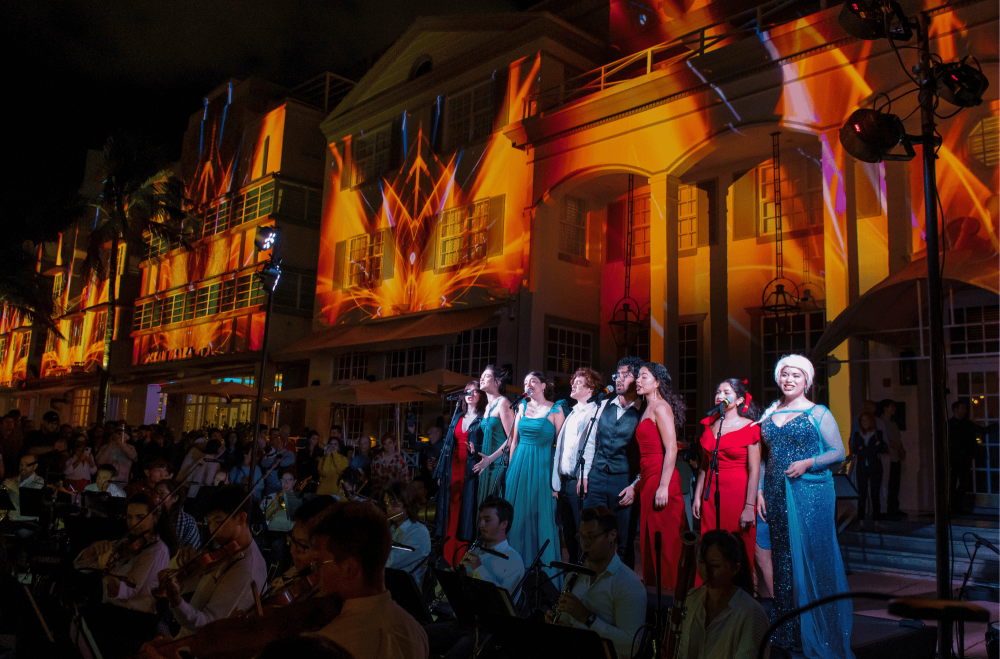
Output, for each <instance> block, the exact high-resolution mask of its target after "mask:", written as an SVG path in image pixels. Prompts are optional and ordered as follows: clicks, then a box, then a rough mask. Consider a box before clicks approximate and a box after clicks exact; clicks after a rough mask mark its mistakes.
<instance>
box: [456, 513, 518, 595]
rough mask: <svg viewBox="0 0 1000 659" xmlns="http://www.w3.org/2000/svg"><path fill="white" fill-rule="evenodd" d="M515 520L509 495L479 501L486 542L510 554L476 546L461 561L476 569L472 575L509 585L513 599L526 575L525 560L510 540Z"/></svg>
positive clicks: (483, 543) (500, 584)
mask: <svg viewBox="0 0 1000 659" xmlns="http://www.w3.org/2000/svg"><path fill="white" fill-rule="evenodd" d="M513 521H514V508H513V506H511V504H510V502H508V501H507V500H506V499H501V498H499V497H494V496H488V497H486V498H485V499H483V502H482V503H481V504H480V505H479V537H480V539H481V543H482V546H483V547H486V548H487V549H492V550H493V551H495V552H497V553H500V554H503V555H505V556H506V557H507V558H501V557H499V556H496V555H494V554H491V553H489V552H485V551H481V550H480V549H473V550H472V551H469V552H467V553H466V554H465V556H463V557H462V560H461V561H460V562H459V565H464V566H465V567H466V568H467V569H469V570H470V571H471V572H472V577H474V578H476V579H482V580H483V581H489V582H490V583H492V584H494V585H496V586H500V587H501V588H505V589H506V590H507V593H508V594H509V595H510V596H511V598H512V599H514V598H515V597H516V594H515V593H514V589H515V588H516V587H517V584H518V582H519V581H521V577H523V576H524V561H523V560H521V555H520V554H518V553H517V551H515V550H514V548H513V547H511V546H510V544H508V542H507V532H508V530H509V529H510V528H511V526H512V524H513Z"/></svg>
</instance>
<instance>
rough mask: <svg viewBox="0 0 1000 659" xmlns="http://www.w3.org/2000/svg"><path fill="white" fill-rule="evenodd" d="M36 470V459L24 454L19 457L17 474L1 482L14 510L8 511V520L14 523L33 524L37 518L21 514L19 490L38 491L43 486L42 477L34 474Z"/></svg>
mask: <svg viewBox="0 0 1000 659" xmlns="http://www.w3.org/2000/svg"><path fill="white" fill-rule="evenodd" d="M37 469H38V457H37V456H34V455H31V454H26V455H22V456H21V462H20V464H19V465H18V472H17V474H16V475H14V476H11V477H10V478H8V479H7V480H5V481H4V482H3V487H4V489H5V490H7V495H8V496H10V502H11V503H12V504H14V509H13V510H11V511H10V519H11V520H12V521H15V522H19V521H20V522H33V521H37V520H38V518H37V517H32V516H30V515H27V516H25V515H22V514H21V488H25V489H29V490H40V489H42V487H43V486H44V485H45V481H44V480H42V477H41V476H39V475H38V474H36V473H35V471H37Z"/></svg>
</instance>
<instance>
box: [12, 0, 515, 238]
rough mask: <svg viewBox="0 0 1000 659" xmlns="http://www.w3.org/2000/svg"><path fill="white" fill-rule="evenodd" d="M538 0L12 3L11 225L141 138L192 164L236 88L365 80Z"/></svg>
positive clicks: (48, 0) (49, 0)
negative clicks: (383, 59) (194, 121)
mask: <svg viewBox="0 0 1000 659" xmlns="http://www.w3.org/2000/svg"><path fill="white" fill-rule="evenodd" d="M532 4H534V2H531V1H528V0H409V1H402V0H360V1H351V0H337V1H326V2H319V1H316V2H309V1H308V0H274V1H272V2H260V1H258V0H170V1H169V2H147V1H145V0H140V1H139V2H124V1H122V0H117V1H114V2H112V1H110V0H96V1H94V0H43V1H42V2H34V1H31V0H27V1H23V2H22V1H18V0H13V1H11V2H5V3H4V4H3V7H4V8H3V10H2V14H0V20H2V23H3V28H2V29H3V32H4V42H5V45H6V46H7V52H8V64H7V67H6V71H7V79H6V81H5V82H6V84H5V85H4V88H5V91H6V93H5V94H4V96H5V98H6V99H7V102H6V105H7V107H8V124H7V126H6V131H5V133H6V135H5V137H6V139H7V144H8V146H10V147H13V148H8V149H7V153H8V154H12V155H13V158H11V159H10V164H9V166H8V171H10V172H11V174H10V175H8V176H7V177H5V178H4V189H3V200H2V203H3V212H4V214H5V216H6V217H5V218H4V220H5V221H7V220H8V219H12V218H19V219H22V220H29V221H30V215H31V214H32V212H33V208H35V207H36V206H37V205H38V204H39V203H46V202H49V201H50V200H52V199H54V198H57V197H58V195H60V194H62V193H65V192H72V191H74V190H75V189H76V188H77V187H78V186H79V183H80V180H81V176H82V173H83V163H84V156H85V152H86V149H88V148H95V149H96V148H100V147H101V145H102V144H103V143H104V140H105V138H106V137H107V135H108V134H109V133H111V132H112V131H113V130H115V129H116V127H119V126H129V127H140V128H142V129H145V130H148V131H149V132H151V133H152V134H153V135H154V136H155V137H156V139H158V140H160V141H161V142H162V144H163V146H164V147H166V148H167V149H168V150H169V151H170V154H171V156H173V157H176V156H178V155H179V150H180V144H181V136H182V133H183V131H184V128H185V126H186V125H187V119H188V116H189V115H190V114H191V113H192V112H194V111H195V110H197V109H198V108H199V107H200V105H201V101H200V99H201V97H202V96H204V95H205V94H206V93H208V92H209V91H211V90H212V89H213V88H214V87H215V86H217V85H218V84H220V83H222V82H224V81H225V80H227V79H228V78H230V77H235V78H244V77H247V76H250V75H257V76H261V77H264V78H267V79H270V80H273V81H275V82H278V83H279V84H283V85H286V86H294V85H296V84H298V83H300V82H302V81H304V80H307V79H309V78H311V77H313V76H314V75H316V74H318V73H320V72H322V71H325V70H329V71H333V72H334V73H339V74H341V75H345V76H346V77H349V78H352V79H357V78H358V77H360V75H361V74H363V73H364V71H365V69H366V67H367V66H368V64H369V63H370V61H371V58H372V57H373V56H375V55H377V54H379V53H381V52H383V51H384V49H385V48H387V47H388V46H389V45H391V44H392V43H393V42H394V41H395V40H396V39H397V38H398V37H399V35H400V34H402V33H403V31H404V30H405V29H406V28H407V27H408V26H409V25H410V24H412V22H413V21H414V19H415V18H416V17H418V16H429V15H443V14H454V13H492V12H500V11H517V10H521V9H524V8H526V7H528V6H530V5H532Z"/></svg>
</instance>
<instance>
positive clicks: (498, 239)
mask: <svg viewBox="0 0 1000 659" xmlns="http://www.w3.org/2000/svg"><path fill="white" fill-rule="evenodd" d="M498 75H499V74H498ZM506 196H507V195H498V196H496V197H490V218H489V225H488V226H487V227H486V256H487V257H490V256H500V255H502V254H503V216H504V201H505V198H506Z"/></svg>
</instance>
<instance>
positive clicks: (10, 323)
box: [0, 305, 31, 387]
mask: <svg viewBox="0 0 1000 659" xmlns="http://www.w3.org/2000/svg"><path fill="white" fill-rule="evenodd" d="M0 309H2V310H0V387H10V386H13V385H14V383H15V382H17V381H24V380H25V378H26V377H27V372H28V349H29V347H30V346H29V344H28V342H29V341H30V340H31V323H29V322H28V321H27V319H26V318H25V317H24V314H22V313H21V312H20V311H16V310H14V309H11V308H9V307H8V306H6V305H0ZM18 330H20V331H18Z"/></svg>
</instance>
